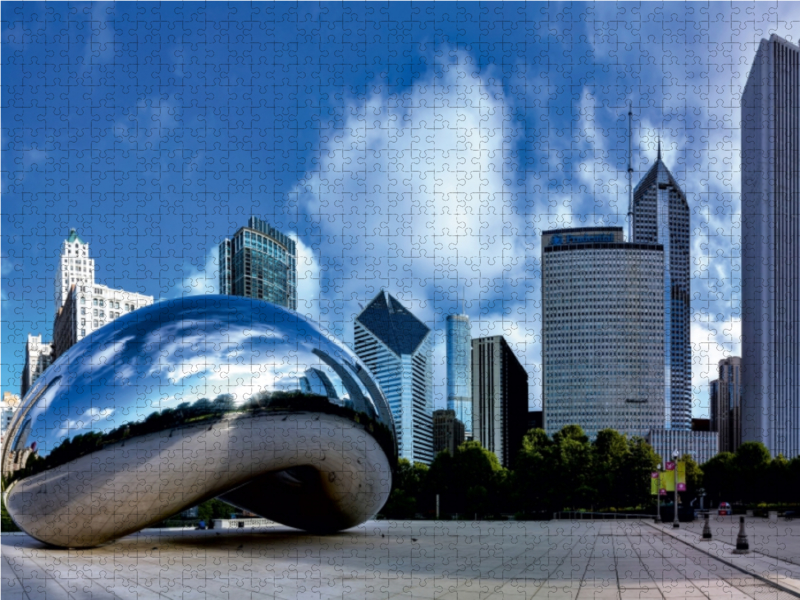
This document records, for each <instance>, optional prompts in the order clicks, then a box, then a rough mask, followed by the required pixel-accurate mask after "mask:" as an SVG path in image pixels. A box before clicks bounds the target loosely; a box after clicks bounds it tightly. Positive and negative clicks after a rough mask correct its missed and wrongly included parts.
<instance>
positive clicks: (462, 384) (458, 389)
mask: <svg viewBox="0 0 800 600" xmlns="http://www.w3.org/2000/svg"><path fill="white" fill-rule="evenodd" d="M446 334H447V335H446V339H447V409H448V410H452V411H453V412H455V415H456V419H458V420H459V421H461V422H462V423H463V424H464V431H465V433H466V435H467V436H469V437H472V333H471V331H470V324H469V317H468V316H467V315H448V317H447V321H446Z"/></svg>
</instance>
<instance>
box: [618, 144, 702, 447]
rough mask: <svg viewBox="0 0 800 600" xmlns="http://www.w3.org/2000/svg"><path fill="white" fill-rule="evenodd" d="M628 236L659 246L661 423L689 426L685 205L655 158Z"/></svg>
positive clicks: (639, 190)
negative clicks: (661, 257) (661, 259)
mask: <svg viewBox="0 0 800 600" xmlns="http://www.w3.org/2000/svg"><path fill="white" fill-rule="evenodd" d="M632 229H633V236H632V240H631V241H632V242H633V243H638V244H659V245H661V246H663V248H664V278H663V284H664V288H663V295H664V319H663V324H664V389H665V394H664V424H665V426H666V428H667V429H676V430H681V431H690V430H691V428H692V345H691V340H690V322H691V304H690V299H691V295H690V280H691V272H690V267H689V265H690V244H689V235H690V222H689V204H688V202H687V201H686V195H685V194H684V192H683V190H682V189H681V187H680V186H679V185H678V182H677V181H675V178H674V177H673V176H672V173H670V171H669V169H668V168H667V166H666V165H665V164H664V162H663V160H662V157H661V140H660V139H659V141H658V154H657V157H656V162H655V163H654V164H653V166H652V167H651V168H650V169H649V170H648V172H647V173H646V174H645V176H644V177H643V178H642V180H641V181H640V182H639V184H638V185H637V186H636V188H635V189H634V190H633V227H632Z"/></svg>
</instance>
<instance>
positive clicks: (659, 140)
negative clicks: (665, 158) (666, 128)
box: [658, 133, 661, 160]
mask: <svg viewBox="0 0 800 600" xmlns="http://www.w3.org/2000/svg"><path fill="white" fill-rule="evenodd" d="M658 160H661V134H660V133H659V134H658Z"/></svg>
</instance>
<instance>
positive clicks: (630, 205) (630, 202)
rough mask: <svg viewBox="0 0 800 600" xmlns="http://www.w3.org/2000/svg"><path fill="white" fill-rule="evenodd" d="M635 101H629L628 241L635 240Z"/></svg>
mask: <svg viewBox="0 0 800 600" xmlns="http://www.w3.org/2000/svg"><path fill="white" fill-rule="evenodd" d="M632 138H633V103H632V102H628V242H632V241H633V150H632V148H631V139H632Z"/></svg>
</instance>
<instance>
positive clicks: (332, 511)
mask: <svg viewBox="0 0 800 600" xmlns="http://www.w3.org/2000/svg"><path fill="white" fill-rule="evenodd" d="M396 461H397V443H396V436H395V430H394V425H393V422H392V415H391V413H390V411H389V406H388V404H387V402H386V399H385V398H384V396H383V394H382V392H381V390H380V388H379V387H378V385H377V384H376V383H375V381H374V380H373V378H372V376H371V375H370V373H369V372H368V371H367V369H366V368H365V367H364V365H363V364H362V363H361V362H360V361H359V360H358V358H357V357H356V356H355V355H354V354H353V353H352V352H351V351H350V350H348V349H347V348H346V347H345V346H344V345H343V344H342V343H341V342H339V341H337V340H335V339H333V338H332V337H331V336H330V335H328V334H326V333H324V332H323V331H321V330H320V328H319V327H318V326H317V325H315V324H314V323H312V322H311V321H309V320H307V319H305V318H303V317H302V316H300V315H299V314H297V313H295V312H292V311H289V310H286V309H284V308H281V307H279V306H275V305H274V304H270V303H268V302H264V301H260V300H251V299H247V298H239V297H234V296H199V297H189V298H183V299H178V300H168V301H163V302H159V303H156V304H154V305H152V306H149V307H147V308H142V309H140V310H137V311H135V312H132V313H129V314H127V315H125V316H123V317H120V318H118V319H116V320H115V321H113V322H112V323H110V324H108V325H106V326H105V327H103V328H101V329H99V330H97V331H95V332H93V333H92V334H91V335H89V336H88V337H87V338H85V339H83V340H81V341H80V342H78V343H77V344H76V345H74V346H73V347H71V348H70V349H69V350H68V351H67V352H65V353H64V354H63V355H62V356H60V357H59V358H58V360H56V361H55V362H54V363H53V365H51V367H50V368H49V369H48V370H47V371H46V372H45V373H44V374H43V375H42V376H41V377H40V378H39V379H38V380H37V381H36V383H35V385H34V386H33V387H32V388H31V390H30V391H29V392H28V394H27V395H26V397H25V398H24V399H23V401H22V404H21V406H20V408H19V409H18V410H17V412H16V414H15V417H14V419H13V421H12V423H11V425H10V427H9V430H8V435H7V436H6V441H5V444H4V447H3V451H2V473H3V483H4V493H5V501H6V506H7V508H8V512H9V513H10V515H11V518H12V519H13V520H14V522H15V523H16V524H17V525H18V526H19V527H20V528H21V529H23V530H24V531H25V532H27V533H28V534H30V535H31V536H33V537H34V538H36V539H38V540H41V541H42V542H45V543H48V544H52V545H55V546H63V547H89V546H95V545H98V544H101V543H104V542H107V541H109V540H113V539H115V538H119V537H121V536H124V535H126V534H129V533H132V532H135V531H138V530H140V529H142V528H144V527H147V526H148V525H151V524H154V523H157V522H158V521H161V520H163V519H165V518H167V517H169V516H172V515H175V514H176V513H178V512H180V511H182V510H185V509H187V508H190V507H192V506H195V505H197V504H198V503H200V502H203V501H205V500H208V499H210V498H215V497H220V498H221V499H222V500H224V501H226V502H229V503H231V504H233V505H235V506H237V507H239V508H241V509H243V510H247V511H251V512H253V513H256V514H257V515H260V516H262V517H265V518H268V519H272V520H275V521H278V522H280V523H283V524H285V525H290V526H292V527H298V528H301V529H305V530H308V531H313V532H322V533H324V532H333V531H338V530H341V529H345V528H348V527H352V526H355V525H357V524H359V523H362V522H364V521H366V520H368V519H370V518H372V517H373V516H375V514H376V513H377V512H378V511H379V510H380V509H381V508H382V507H383V505H384V503H385V502H386V500H387V498H388V496H389V491H390V488H391V484H392V471H393V469H394V467H395V466H396Z"/></svg>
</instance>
